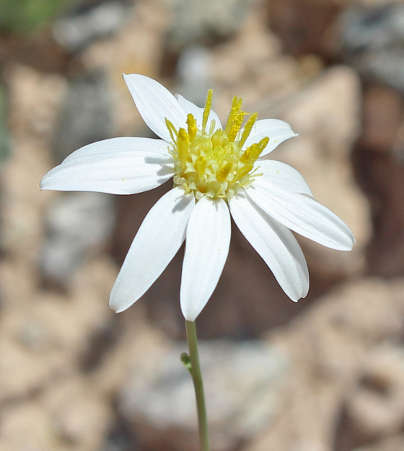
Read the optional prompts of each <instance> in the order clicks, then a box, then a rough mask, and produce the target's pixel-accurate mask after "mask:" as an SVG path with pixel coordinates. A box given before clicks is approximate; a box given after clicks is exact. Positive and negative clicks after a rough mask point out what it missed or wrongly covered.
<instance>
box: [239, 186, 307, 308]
mask: <svg viewBox="0 0 404 451" xmlns="http://www.w3.org/2000/svg"><path fill="white" fill-rule="evenodd" d="M230 212H231V215H232V217H233V219H234V222H235V223H236V224H237V227H238V228H239V229H240V231H241V232H242V234H243V235H244V236H245V237H246V238H247V240H248V241H249V242H250V243H251V245H252V246H253V248H254V249H255V250H256V251H257V252H258V254H259V255H260V256H261V257H262V259H263V260H264V261H265V263H266V264H267V265H268V266H269V268H270V270H271V271H272V272H273V274H274V276H275V278H276V280H277V281H278V283H279V285H280V286H281V287H282V289H283V291H284V292H285V293H286V294H287V295H288V296H289V297H290V299H292V301H295V302H296V301H298V300H299V299H300V298H303V297H305V296H306V295H307V292H308V290H309V272H308V269H307V264H306V260H305V258H304V255H303V252H302V250H301V249H300V246H299V244H298V243H297V241H296V238H295V237H294V236H293V234H292V232H290V231H289V230H288V229H287V228H286V227H284V226H282V225H281V224H279V223H278V222H276V221H275V220H274V219H272V218H270V217H269V216H268V215H267V214H265V213H264V212H263V211H262V210H260V209H258V208H257V207H256V206H255V205H254V204H252V203H251V202H250V201H249V200H248V198H247V197H246V196H244V195H242V194H240V195H238V196H236V197H233V198H232V199H231V200H230Z"/></svg>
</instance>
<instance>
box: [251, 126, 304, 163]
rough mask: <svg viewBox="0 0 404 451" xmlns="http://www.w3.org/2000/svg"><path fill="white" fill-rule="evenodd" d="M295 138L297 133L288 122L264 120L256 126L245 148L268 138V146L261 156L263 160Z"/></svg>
mask: <svg viewBox="0 0 404 451" xmlns="http://www.w3.org/2000/svg"><path fill="white" fill-rule="evenodd" d="M295 136H297V133H295V132H294V131H293V130H292V127H291V126H290V125H289V124H288V123H287V122H284V121H281V120H279V119H262V120H260V121H257V122H256V123H255V124H254V126H253V128H252V130H251V133H250V135H249V137H248V138H247V140H246V142H245V144H244V148H247V147H248V146H250V145H251V144H254V143H256V142H258V141H260V140H261V139H262V138H265V137H268V138H269V142H268V145H267V146H266V147H265V149H264V150H263V151H262V152H261V155H260V157H261V158H262V157H263V156H265V155H267V154H269V153H270V152H272V151H273V150H274V149H275V148H276V147H278V146H279V144H281V143H283V142H284V141H286V140H287V139H290V138H294V137H295Z"/></svg>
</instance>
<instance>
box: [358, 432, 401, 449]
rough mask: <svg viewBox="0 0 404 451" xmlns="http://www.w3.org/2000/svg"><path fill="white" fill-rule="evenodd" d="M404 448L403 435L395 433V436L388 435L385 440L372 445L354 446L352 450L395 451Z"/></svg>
mask: <svg viewBox="0 0 404 451" xmlns="http://www.w3.org/2000/svg"><path fill="white" fill-rule="evenodd" d="M400 449H404V436H403V435H397V436H395V437H389V438H386V439H385V440H381V441H380V442H378V443H376V444H372V445H365V446H361V447H360V448H355V449H354V450H353V451H397V450H400Z"/></svg>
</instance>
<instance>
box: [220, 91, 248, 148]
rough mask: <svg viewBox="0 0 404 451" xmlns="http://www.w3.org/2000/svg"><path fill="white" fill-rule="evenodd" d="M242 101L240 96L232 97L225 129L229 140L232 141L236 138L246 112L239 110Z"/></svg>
mask: <svg viewBox="0 0 404 451" xmlns="http://www.w3.org/2000/svg"><path fill="white" fill-rule="evenodd" d="M242 102H243V101H242V99H241V98H240V97H233V101H232V105H231V110H230V113H229V116H228V118H227V124H226V130H225V131H226V133H227V136H228V137H229V140H230V141H234V140H235V139H236V136H237V133H238V132H239V130H240V128H241V124H242V123H243V120H244V116H245V115H246V113H245V112H244V111H242V110H241V104H242Z"/></svg>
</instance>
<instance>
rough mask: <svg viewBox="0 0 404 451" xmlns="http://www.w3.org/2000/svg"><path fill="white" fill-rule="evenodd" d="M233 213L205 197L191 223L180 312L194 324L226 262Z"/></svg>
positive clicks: (188, 233) (188, 229) (219, 203)
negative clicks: (231, 214)
mask: <svg viewBox="0 0 404 451" xmlns="http://www.w3.org/2000/svg"><path fill="white" fill-rule="evenodd" d="M230 235H231V228H230V214H229V209H228V207H227V204H226V202H225V201H224V200H222V199H220V200H218V201H213V200H210V199H207V198H202V199H201V200H200V201H199V202H198V203H197V204H196V206H195V208H194V210H193V212H192V215H191V218H190V220H189V223H188V228H187V237H186V246H185V256H184V263H183V266H182V279H181V296H180V297H181V310H182V313H183V315H184V317H185V319H187V320H188V321H194V320H195V319H196V317H197V316H198V315H199V313H200V312H201V311H202V309H203V308H204V307H205V305H206V303H207V302H208V300H209V298H210V296H211V295H212V293H213V291H214V289H215V288H216V285H217V282H218V281H219V278H220V275H221V273H222V271H223V266H224V264H225V262H226V258H227V254H228V252H229V244H230Z"/></svg>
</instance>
